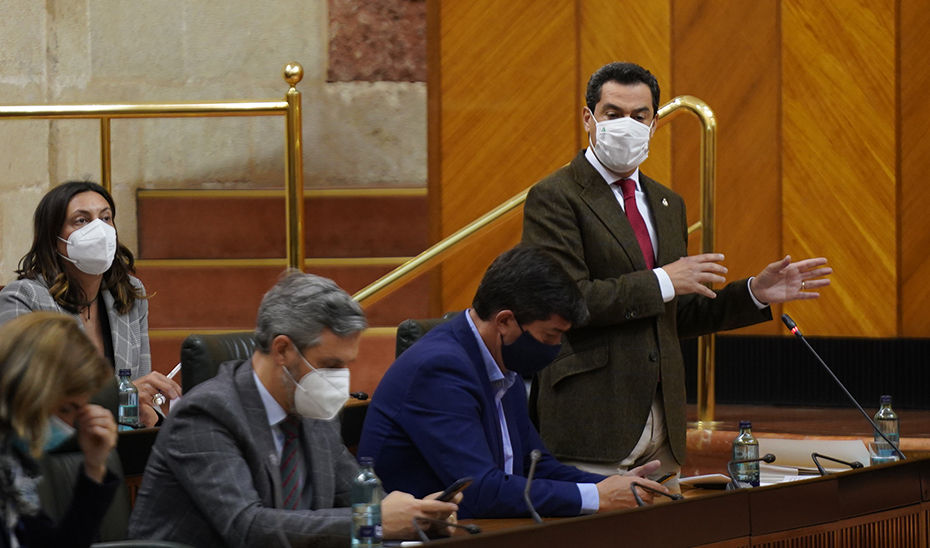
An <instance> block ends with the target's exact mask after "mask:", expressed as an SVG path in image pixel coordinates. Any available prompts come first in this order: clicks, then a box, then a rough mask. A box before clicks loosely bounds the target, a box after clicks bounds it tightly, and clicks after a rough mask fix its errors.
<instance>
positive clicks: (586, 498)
mask: <svg viewBox="0 0 930 548" xmlns="http://www.w3.org/2000/svg"><path fill="white" fill-rule="evenodd" d="M575 485H577V486H578V492H579V493H581V515H585V514H593V513H595V512H597V509H598V508H600V507H601V496H600V495H599V494H598V493H597V485H596V484H594V483H576V484H575Z"/></svg>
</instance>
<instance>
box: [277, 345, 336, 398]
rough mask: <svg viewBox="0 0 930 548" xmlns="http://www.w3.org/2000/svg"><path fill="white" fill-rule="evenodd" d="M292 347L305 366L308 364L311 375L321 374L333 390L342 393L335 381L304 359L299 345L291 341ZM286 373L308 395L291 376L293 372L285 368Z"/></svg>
mask: <svg viewBox="0 0 930 548" xmlns="http://www.w3.org/2000/svg"><path fill="white" fill-rule="evenodd" d="M291 345H292V346H293V347H294V350H295V351H296V352H297V355H298V356H300V359H301V360H302V361H303V362H304V363H305V364H307V367H309V368H310V373H317V374H319V375H320V376H321V377H323V380H325V381H326V383H327V384H328V385H329V386H330V387H332V389H333V390H336V391H337V392H340V391H339V387H338V386H336V385H335V384H333V381H331V380H329V377H327V376H326V375H324V374H323V373H322V372H321V371H320V370H319V369H317V368H316V367H313V365H311V364H310V362H308V361H307V358H305V357H304V355H303V354H302V353H301V352H300V350H299V349H298V348H297V345H296V344H294V342H293V341H291ZM284 371H286V372H287V376H288V377H290V378H291V380H292V381H294V384H296V385H297V387H298V388H300V389H301V390H303V391H304V393H307V389H306V388H304V387H303V386H300V383H299V382H297V381H296V380H294V376H293V375H291V372H290V371H288V370H287V368H286V367H285V368H284ZM341 393H342V392H340V394H341Z"/></svg>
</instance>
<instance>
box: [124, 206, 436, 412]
mask: <svg viewBox="0 0 930 548" xmlns="http://www.w3.org/2000/svg"><path fill="white" fill-rule="evenodd" d="M304 200H305V203H304V211H305V216H304V218H305V222H304V230H305V241H306V256H307V259H306V261H305V268H304V270H305V271H306V272H311V273H314V274H318V275H320V276H325V277H327V278H331V279H333V280H334V281H335V282H336V283H337V284H339V286H340V287H342V288H343V289H345V290H346V291H348V292H349V293H350V294H351V293H354V292H356V291H358V290H359V289H362V288H363V287H365V286H366V285H368V284H369V283H371V282H373V281H375V280H376V279H378V278H379V277H380V276H382V275H384V274H386V273H387V272H389V271H391V270H392V269H394V268H395V267H396V266H398V265H400V264H401V263H403V262H404V261H406V260H408V259H409V258H410V257H412V256H414V255H416V254H417V253H420V252H421V251H423V250H424V249H426V248H427V247H428V236H427V200H426V189H419V188H376V189H321V190H306V191H305V193H304ZM137 207H138V213H137V215H138V226H139V240H138V241H139V247H138V249H139V252H138V259H137V261H136V267H137V273H138V276H139V278H140V279H141V280H142V281H143V283H145V286H146V289H147V290H148V292H149V293H150V294H152V295H153V296H152V298H151V300H150V301H149V337H150V339H151V343H152V368H153V369H154V370H156V371H161V372H163V373H167V372H168V371H170V370H171V368H173V367H174V366H175V365H176V364H177V363H178V361H179V357H180V347H181V342H182V341H183V340H184V338H185V337H187V335H189V334H191V333H222V332H226V331H243V330H251V329H253V328H254V326H255V314H256V311H257V310H258V305H259V302H260V301H261V298H262V295H264V294H265V292H266V291H267V290H268V289H269V288H271V286H272V285H274V283H275V281H276V280H277V279H278V276H280V274H281V272H283V271H284V269H285V268H286V266H287V261H286V260H285V259H284V257H285V221H284V218H285V210H284V191H283V190H183V191H165V190H139V191H138V193H137ZM428 296H429V287H428V278H427V276H425V275H424V276H421V277H420V278H417V279H415V280H413V281H412V282H410V283H408V284H406V285H405V286H404V287H403V288H401V289H400V290H398V291H396V292H394V293H393V294H392V295H390V296H389V297H387V298H386V299H383V300H381V301H379V302H378V303H376V304H374V305H373V306H372V307H371V308H370V309H368V310H366V312H367V314H368V321H369V325H370V326H371V328H370V329H369V330H368V331H366V332H365V334H364V336H363V338H362V344H361V349H360V352H359V358H358V361H357V362H356V364H354V365H353V366H352V390H353V391H354V390H364V391H366V392H368V393H372V392H373V391H374V389H375V387H376V386H377V383H378V381H379V380H380V379H381V376H382V374H383V373H384V371H385V370H386V369H387V367H388V366H389V365H390V364H391V362H392V361H393V358H394V335H395V329H396V327H397V324H399V323H400V322H402V321H403V320H405V319H407V318H424V317H427V316H428V308H427V301H428Z"/></svg>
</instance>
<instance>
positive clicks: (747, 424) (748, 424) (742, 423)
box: [739, 421, 752, 430]
mask: <svg viewBox="0 0 930 548" xmlns="http://www.w3.org/2000/svg"><path fill="white" fill-rule="evenodd" d="M744 428H752V421H739V429H740V430H742V429H744Z"/></svg>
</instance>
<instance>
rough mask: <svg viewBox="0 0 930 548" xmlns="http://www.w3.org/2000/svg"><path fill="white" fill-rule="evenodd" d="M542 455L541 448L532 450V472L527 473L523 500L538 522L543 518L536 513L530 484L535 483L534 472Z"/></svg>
mask: <svg viewBox="0 0 930 548" xmlns="http://www.w3.org/2000/svg"><path fill="white" fill-rule="evenodd" d="M540 457H542V453H541V452H540V451H539V449H533V450H532V451H531V452H530V473H529V474H527V475H526V487H525V488H523V500H524V501H526V508H527V510H529V511H530V515H531V516H533V521H535V522H536V523H542V522H543V520H542V518H541V517H539V514H537V513H536V508H534V507H533V501H532V500H530V486H532V485H533V474H535V473H536V462H537V461H539V458H540Z"/></svg>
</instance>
